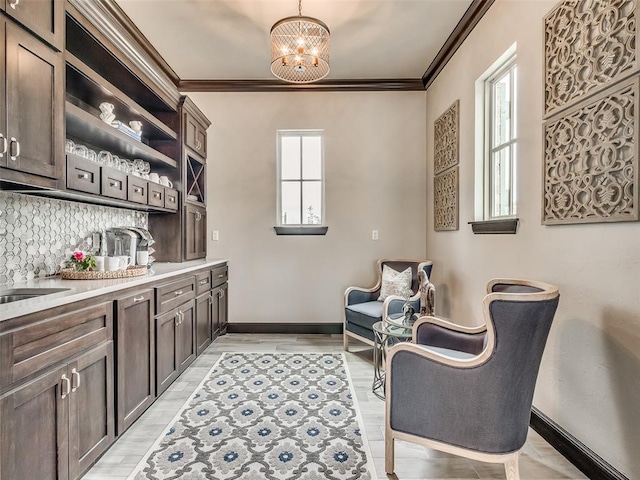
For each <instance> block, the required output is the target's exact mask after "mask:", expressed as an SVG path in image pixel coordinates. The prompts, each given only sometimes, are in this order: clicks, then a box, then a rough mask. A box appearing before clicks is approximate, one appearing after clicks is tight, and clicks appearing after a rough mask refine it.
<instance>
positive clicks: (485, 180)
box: [475, 44, 518, 221]
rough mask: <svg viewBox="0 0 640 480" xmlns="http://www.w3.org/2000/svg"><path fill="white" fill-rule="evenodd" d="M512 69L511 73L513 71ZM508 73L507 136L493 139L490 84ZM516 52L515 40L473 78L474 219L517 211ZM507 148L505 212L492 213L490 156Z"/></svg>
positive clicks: (492, 178)
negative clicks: (474, 86) (502, 138)
mask: <svg viewBox="0 0 640 480" xmlns="http://www.w3.org/2000/svg"><path fill="white" fill-rule="evenodd" d="M514 71H515V76H514V75H513V73H514ZM508 73H511V77H510V82H511V84H510V94H511V95H510V102H509V104H510V105H509V108H510V114H509V117H510V118H509V121H510V128H509V131H510V133H511V136H510V138H509V139H508V140H506V141H504V142H503V143H500V144H498V145H496V144H495V143H494V135H495V131H494V124H493V120H494V118H495V99H494V95H493V91H494V89H493V87H494V85H495V84H496V83H497V82H498V81H499V80H501V79H502V78H503V77H504V76H505V75H506V74H508ZM517 95H518V91H517V56H516V44H514V45H512V46H511V47H510V48H509V50H507V51H506V52H505V53H504V54H503V55H502V56H501V57H500V58H499V59H498V60H497V61H496V62H495V63H494V64H493V65H492V66H491V67H490V68H489V69H488V70H487V71H486V72H485V73H484V74H483V75H482V76H481V77H480V78H479V79H478V80H477V82H476V155H475V156H476V194H475V219H476V221H483V220H484V221H491V220H501V219H510V218H515V217H516V214H517V175H516V171H517V141H518V136H517V135H518V132H517ZM503 149H509V158H510V170H511V172H510V173H511V175H510V184H509V186H508V187H509V192H510V195H509V199H508V202H509V212H508V213H507V214H505V215H494V214H493V212H494V201H495V198H494V195H493V191H494V188H493V187H494V175H493V172H492V166H493V161H492V159H493V156H494V154H495V153H496V152H498V151H500V150H503Z"/></svg>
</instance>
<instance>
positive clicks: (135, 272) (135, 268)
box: [60, 265, 147, 280]
mask: <svg viewBox="0 0 640 480" xmlns="http://www.w3.org/2000/svg"><path fill="white" fill-rule="evenodd" d="M146 274H147V266H146V265H132V266H129V267H127V268H126V270H113V271H109V272H98V271H78V270H74V269H73V268H63V269H62V270H60V277H61V278H63V279H65V280H102V279H105V278H128V277H140V276H142V275H146Z"/></svg>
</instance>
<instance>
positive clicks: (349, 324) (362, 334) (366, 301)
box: [342, 260, 433, 351]
mask: <svg viewBox="0 0 640 480" xmlns="http://www.w3.org/2000/svg"><path fill="white" fill-rule="evenodd" d="M384 265H388V266H389V267H391V268H393V269H394V270H396V271H398V272H401V271H404V270H406V269H407V267H411V290H413V292H414V295H413V296H412V297H411V298H410V299H409V300H410V301H411V306H412V307H413V309H414V311H416V312H419V311H420V292H419V287H420V279H419V278H418V273H419V272H420V271H422V272H424V274H425V275H426V277H427V278H430V277H431V268H432V266H433V262H431V261H419V260H378V262H377V271H378V280H377V283H376V284H375V285H374V286H373V287H371V288H362V287H349V288H347V290H346V291H345V292H344V328H343V337H342V338H343V345H344V349H345V351H348V350H349V338H350V337H351V338H355V339H357V340H360V341H361V342H364V343H366V344H368V345H372V346H373V339H374V337H373V324H374V323H376V322H379V321H381V320H383V319H384V318H386V317H387V315H390V314H392V313H401V312H402V307H403V306H404V302H405V299H404V298H403V297H400V296H398V295H392V296H389V297H387V298H386V299H385V301H384V302H380V301H378V297H379V296H380V287H381V285H382V267H383V266H384Z"/></svg>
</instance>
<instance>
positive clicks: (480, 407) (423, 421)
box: [385, 279, 560, 480]
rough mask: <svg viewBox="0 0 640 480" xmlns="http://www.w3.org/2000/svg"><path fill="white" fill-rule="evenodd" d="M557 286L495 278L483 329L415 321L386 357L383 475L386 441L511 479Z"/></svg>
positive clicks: (389, 463)
mask: <svg viewBox="0 0 640 480" xmlns="http://www.w3.org/2000/svg"><path fill="white" fill-rule="evenodd" d="M559 298H560V296H559V293H558V289H557V287H554V286H553V285H549V284H546V283H542V282H534V281H527V280H513V279H496V280H492V281H490V282H489V284H488V285H487V295H486V296H485V297H484V300H483V301H482V311H483V315H484V322H485V323H484V325H481V326H479V327H464V326H460V325H457V324H454V323H451V322H449V321H446V320H443V319H441V318H437V317H430V316H425V317H421V318H419V319H418V320H417V321H416V323H415V324H414V326H413V341H412V342H411V343H409V342H406V343H399V344H397V345H395V346H394V347H392V348H391V349H390V351H389V354H388V357H387V365H386V372H387V376H386V379H387V388H386V399H385V402H386V415H385V416H386V419H385V470H386V472H387V473H389V474H391V473H393V470H394V441H395V440H396V439H397V440H404V441H408V442H413V443H418V444H420V445H424V446H426V447H429V448H432V449H435V450H440V451H444V452H447V453H451V454H454V455H461V456H464V457H467V458H471V459H473V460H479V461H485V462H491V463H503V464H504V466H505V471H506V476H507V479H508V480H519V478H520V474H519V466H518V458H519V454H520V450H521V449H522V447H523V445H524V443H525V441H526V438H527V430H528V426H529V419H530V416H531V403H532V401H533V392H534V388H535V384H536V378H537V376H538V369H539V367H540V361H541V359H542V353H543V351H544V347H545V344H546V341H547V336H548V334H549V330H550V328H551V323H552V321H553V317H554V315H555V312H556V309H557V307H558V301H559Z"/></svg>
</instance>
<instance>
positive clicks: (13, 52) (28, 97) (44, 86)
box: [0, 1, 64, 183]
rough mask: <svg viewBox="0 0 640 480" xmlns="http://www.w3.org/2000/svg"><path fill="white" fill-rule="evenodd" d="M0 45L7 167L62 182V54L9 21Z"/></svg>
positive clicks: (1, 146)
mask: <svg viewBox="0 0 640 480" xmlns="http://www.w3.org/2000/svg"><path fill="white" fill-rule="evenodd" d="M30 3H34V4H35V3H40V2H37V1H32V2H30ZM43 3H45V2H43ZM5 47H6V52H5V54H6V113H7V126H6V127H7V128H6V138H7V140H8V145H7V153H6V166H7V167H8V168H10V169H13V170H17V171H19V172H21V173H29V174H33V175H37V176H41V177H49V178H52V179H57V178H61V176H62V174H63V173H62V170H63V149H64V147H63V141H64V139H63V133H62V132H63V127H64V124H63V122H64V98H63V95H64V85H63V81H64V74H63V73H64V72H63V65H64V64H63V59H62V55H61V54H60V53H58V52H55V51H53V50H52V49H51V48H49V47H48V46H47V45H45V44H44V43H42V42H40V41H39V40H38V39H36V38H35V37H33V36H32V35H31V34H29V33H28V32H27V31H26V30H23V29H22V28H20V27H18V26H16V25H14V24H12V23H11V22H6V43H5ZM0 148H3V145H0ZM25 183H29V182H28V181H26V182H25Z"/></svg>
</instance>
